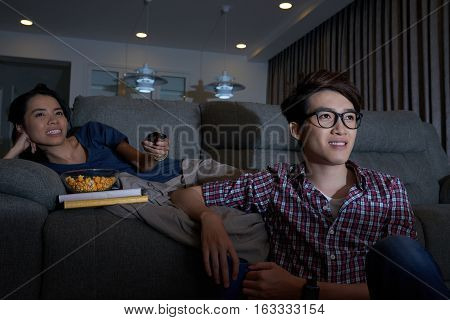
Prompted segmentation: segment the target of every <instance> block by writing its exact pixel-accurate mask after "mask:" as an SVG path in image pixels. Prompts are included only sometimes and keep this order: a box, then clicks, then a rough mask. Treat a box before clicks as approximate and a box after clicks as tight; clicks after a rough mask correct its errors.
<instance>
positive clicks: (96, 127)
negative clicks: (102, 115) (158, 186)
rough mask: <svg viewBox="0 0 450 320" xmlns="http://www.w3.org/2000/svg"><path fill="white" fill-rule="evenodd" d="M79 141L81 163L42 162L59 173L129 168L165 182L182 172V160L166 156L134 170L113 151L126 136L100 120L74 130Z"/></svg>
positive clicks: (152, 179)
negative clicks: (83, 154)
mask: <svg viewBox="0 0 450 320" xmlns="http://www.w3.org/2000/svg"><path fill="white" fill-rule="evenodd" d="M75 137H76V138H77V140H78V142H79V143H80V144H81V145H82V146H83V147H84V149H85V150H86V151H87V160H86V162H85V163H80V164H58V163H50V162H45V163H43V164H44V165H46V166H47V167H49V168H50V169H53V170H55V171H56V172H58V173H59V174H61V173H63V172H66V171H71V170H82V169H114V170H118V171H120V172H128V173H130V174H133V175H135V176H138V177H139V178H142V179H146V180H150V181H156V182H166V181H168V180H170V179H172V178H174V177H176V176H178V175H180V174H181V161H180V160H174V159H170V158H166V159H165V160H163V161H160V162H158V163H157V164H156V166H155V167H154V168H153V169H152V170H150V171H147V172H137V170H136V167H134V166H133V165H132V164H131V163H129V162H127V161H126V160H125V159H123V158H121V157H120V155H119V154H118V153H117V152H116V148H117V145H118V144H119V143H121V142H122V141H127V142H128V138H127V136H125V135H124V134H123V133H121V132H120V131H118V130H116V129H114V128H112V127H110V126H107V125H105V124H102V123H99V122H93V121H92V122H88V123H86V124H85V125H83V126H82V127H80V129H79V130H78V131H77V132H76V133H75Z"/></svg>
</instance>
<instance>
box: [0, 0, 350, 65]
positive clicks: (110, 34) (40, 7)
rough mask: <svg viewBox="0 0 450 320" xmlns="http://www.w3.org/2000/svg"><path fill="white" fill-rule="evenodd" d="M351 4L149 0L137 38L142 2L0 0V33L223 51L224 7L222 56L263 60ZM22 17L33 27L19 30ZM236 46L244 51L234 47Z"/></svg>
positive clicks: (294, 0) (328, 1)
mask: <svg viewBox="0 0 450 320" xmlns="http://www.w3.org/2000/svg"><path fill="white" fill-rule="evenodd" d="M352 1H353V0H339V1H338V0H291V1H290V2H291V3H292V4H293V8H292V9H290V10H287V11H285V10H280V9H279V8H278V4H279V3H280V2H282V1H277V0H152V2H151V3H150V7H149V12H150V14H149V15H150V19H149V33H150V36H149V37H148V38H146V39H138V38H137V37H136V36H135V33H136V32H138V31H142V30H144V31H145V28H146V27H145V22H146V18H145V17H146V14H145V10H144V0H77V1H64V0H39V1H34V0H0V30H5V31H13V32H35V33H52V34H55V35H57V36H64V37H74V38H83V39H92V40H102V41H114V42H123V43H130V44H131V43H134V44H146V45H152V46H161V47H169V48H179V49H192V50H203V51H213V52H224V47H225V46H224V42H225V41H224V40H225V18H224V17H223V16H221V14H220V8H221V7H222V5H223V4H228V5H230V6H231V10H230V11H229V13H228V41H227V52H228V53H229V54H239V55H246V56H247V57H248V59H249V60H251V61H267V60H268V59H270V58H271V57H273V56H274V55H276V54H277V53H278V52H280V51H281V50H283V49H284V48H285V47H286V46H288V45H289V44H291V43H292V42H294V41H295V40H297V39H299V38H301V37H302V36H303V35H305V34H306V33H307V32H308V31H310V30H312V29H313V28H314V27H316V26H317V25H319V24H320V23H321V22H323V21H325V20H326V19H328V18H329V17H331V16H332V15H334V14H335V13H337V12H338V11H339V10H341V9H343V8H344V7H345V6H347V5H348V4H349V3H351V2H352ZM22 17H27V18H29V19H30V20H33V21H34V22H35V24H34V25H33V26H31V27H25V26H22V25H21V24H20V23H19V20H20V19H22ZM238 42H245V43H246V44H247V48H246V49H244V50H239V49H236V48H235V44H236V43H238Z"/></svg>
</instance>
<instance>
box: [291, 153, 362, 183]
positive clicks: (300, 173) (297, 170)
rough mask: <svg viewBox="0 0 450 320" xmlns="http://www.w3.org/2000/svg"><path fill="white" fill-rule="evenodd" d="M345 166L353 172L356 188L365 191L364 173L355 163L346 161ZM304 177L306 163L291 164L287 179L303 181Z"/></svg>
mask: <svg viewBox="0 0 450 320" xmlns="http://www.w3.org/2000/svg"><path fill="white" fill-rule="evenodd" d="M345 165H346V166H347V168H350V169H352V170H353V172H354V173H355V176H356V184H357V187H358V188H359V189H361V190H365V189H366V186H367V181H366V178H365V176H364V171H363V170H362V168H361V167H359V166H358V165H357V164H356V163H354V162H353V161H350V160H348V161H347V162H346V163H345ZM305 177H306V163H305V162H304V161H303V162H302V163H300V164H293V165H291V166H290V167H289V179H290V180H292V179H295V180H301V181H302V182H303V180H304V179H305Z"/></svg>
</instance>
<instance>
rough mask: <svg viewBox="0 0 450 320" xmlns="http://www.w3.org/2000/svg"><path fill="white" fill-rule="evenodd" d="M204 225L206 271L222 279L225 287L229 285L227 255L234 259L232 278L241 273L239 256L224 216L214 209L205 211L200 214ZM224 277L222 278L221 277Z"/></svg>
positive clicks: (203, 247)
mask: <svg viewBox="0 0 450 320" xmlns="http://www.w3.org/2000/svg"><path fill="white" fill-rule="evenodd" d="M200 221H201V225H202V251H203V263H204V265H205V269H206V273H207V274H208V275H209V276H210V277H211V276H213V277H214V281H215V282H216V283H217V284H219V283H220V282H221V280H222V281H223V285H224V287H225V288H228V287H229V284H230V279H229V271H228V261H227V256H228V255H229V256H230V257H231V261H232V278H233V280H235V279H237V276H238V273H239V258H238V255H237V253H236V250H235V249H234V247H233V243H232V242H231V240H230V237H229V236H228V233H227V231H226V230H225V227H224V225H223V221H222V218H221V217H220V216H219V215H218V214H216V213H214V212H213V211H210V210H207V211H204V212H203V213H202V214H201V216H200ZM220 278H222V279H220Z"/></svg>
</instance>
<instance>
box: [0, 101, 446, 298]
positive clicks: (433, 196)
mask: <svg viewBox="0 0 450 320" xmlns="http://www.w3.org/2000/svg"><path fill="white" fill-rule="evenodd" d="M90 120H95V121H100V122H103V123H106V124H109V125H111V126H113V127H115V128H117V129H119V130H120V131H122V132H124V133H125V134H126V135H127V136H128V137H129V140H130V143H131V144H133V145H135V146H137V145H139V141H140V139H142V138H143V137H144V136H145V134H147V133H148V132H151V131H154V130H155V129H158V130H162V131H163V132H165V133H167V134H168V135H169V137H170V139H171V145H170V147H171V149H170V156H171V157H174V158H199V157H212V158H214V159H216V160H219V161H221V162H225V163H228V164H231V165H234V166H236V167H240V168H244V169H245V168H264V167H265V166H266V165H267V164H270V163H274V162H278V161H288V162H297V161H300V160H301V159H300V157H299V153H298V146H297V144H296V143H295V141H293V140H292V139H291V138H290V136H289V134H288V131H287V123H286V122H285V120H284V118H283V117H282V116H281V115H280V112H279V107H278V106H272V105H263V104H255V103H231V102H227V103H226V102H210V103H206V104H204V105H201V106H199V105H197V104H193V103H186V102H170V101H158V102H156V103H155V102H150V101H146V100H131V99H127V98H123V97H78V98H77V99H76V102H75V104H74V111H73V119H72V122H73V124H74V125H81V124H83V123H85V122H87V121H90ZM352 159H353V160H354V161H356V162H357V163H358V164H360V165H362V166H365V167H370V168H374V169H379V170H382V171H385V172H387V173H390V174H393V175H396V176H398V177H400V178H401V179H402V181H403V182H404V183H405V185H406V188H407V190H408V193H409V196H410V199H411V201H412V203H413V208H414V212H415V215H416V218H417V219H416V228H417V231H418V234H419V238H420V241H421V242H422V243H423V244H424V245H425V247H426V248H427V249H428V250H429V251H430V252H431V254H432V255H433V256H434V258H435V259H436V261H437V263H438V264H439V266H440V267H441V269H442V272H443V276H444V279H445V281H446V283H447V285H449V284H450V256H449V252H450V232H449V231H450V179H449V178H448V177H447V176H448V175H449V174H450V170H449V167H448V159H447V156H446V154H445V153H444V151H443V150H442V148H441V146H440V144H439V139H438V137H437V134H436V132H435V130H434V129H433V127H432V126H431V125H429V124H426V123H423V122H421V121H420V119H419V118H418V117H417V116H416V115H415V114H414V113H412V112H405V111H402V112H364V119H363V125H362V126H361V128H360V129H359V132H358V138H357V143H356V146H355V150H354V152H353V154H352ZM446 177H447V178H446ZM61 193H64V187H63V185H62V184H61V181H60V180H59V177H58V175H57V174H56V173H54V172H53V171H51V170H50V169H47V168H45V167H43V166H41V165H39V164H36V163H31V162H28V161H24V160H0V199H1V203H2V205H1V209H0V297H2V298H8V299H39V298H42V299H199V298H214V297H216V291H217V290H216V287H215V286H214V285H213V284H212V283H211V281H210V280H209V279H208V278H207V277H206V276H205V273H204V271H203V268H202V264H201V256H200V252H199V251H198V250H197V249H194V248H191V247H186V246H184V245H181V244H179V243H177V242H176V241H174V240H172V239H170V238H168V237H166V236H165V235H163V234H161V233H159V232H157V231H156V230H155V229H152V228H151V227H149V226H147V225H145V224H144V223H142V222H140V221H138V220H135V219H125V220H121V219H120V218H118V217H116V216H113V215H112V214H110V213H108V212H107V211H105V210H104V209H102V208H95V209H94V208H86V209H72V210H61V209H60V208H58V207H56V203H55V202H56V201H55V200H56V196H57V195H58V194H61Z"/></svg>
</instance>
